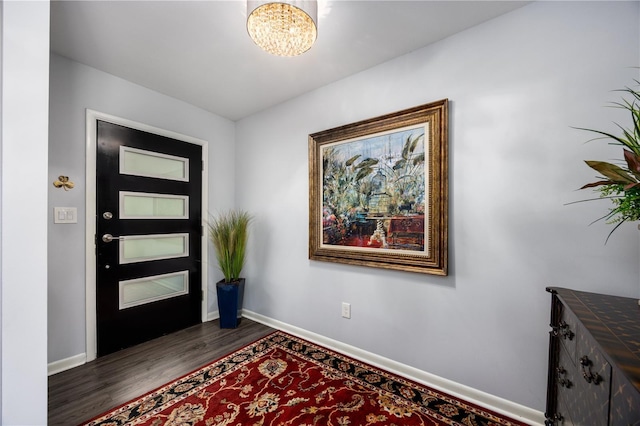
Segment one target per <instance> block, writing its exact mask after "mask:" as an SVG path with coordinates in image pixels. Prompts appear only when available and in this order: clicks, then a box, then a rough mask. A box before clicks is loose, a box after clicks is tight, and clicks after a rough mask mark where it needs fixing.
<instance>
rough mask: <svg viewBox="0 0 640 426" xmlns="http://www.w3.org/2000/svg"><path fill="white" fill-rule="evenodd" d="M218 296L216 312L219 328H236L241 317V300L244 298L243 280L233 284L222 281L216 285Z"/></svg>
mask: <svg viewBox="0 0 640 426" xmlns="http://www.w3.org/2000/svg"><path fill="white" fill-rule="evenodd" d="M216 293H217V294H218V312H220V328H236V327H238V325H239V324H240V319H241V317H242V298H243V297H244V278H240V280H239V281H236V282H233V283H225V282H224V280H222V281H218V282H217V283H216Z"/></svg>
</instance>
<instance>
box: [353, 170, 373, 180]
mask: <svg viewBox="0 0 640 426" xmlns="http://www.w3.org/2000/svg"><path fill="white" fill-rule="evenodd" d="M371 172H373V168H372V167H363V168H361V169H360V170H358V174H356V182H358V181H359V180H361V179H363V178H364V177H366V176H368V175H370V174H371Z"/></svg>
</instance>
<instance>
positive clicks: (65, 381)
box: [48, 318, 273, 426]
mask: <svg viewBox="0 0 640 426" xmlns="http://www.w3.org/2000/svg"><path fill="white" fill-rule="evenodd" d="M272 331H273V329H271V328H269V327H267V326H265V325H262V324H259V323H256V322H253V321H250V320H248V319H246V318H243V319H242V321H241V322H240V325H239V327H238V328H236V329H220V328H219V322H218V320H216V321H209V322H206V323H203V324H200V325H196V326H193V327H190V328H187V329H185V330H182V331H178V332H176V333H173V334H170V335H167V336H163V337H160V338H158V339H155V340H152V341H150V342H146V343H142V344H140V345H137V346H134V347H132V348H128V349H124V350H122V351H119V352H116V353H113V354H110V355H106V356H104V357H100V358H98V359H96V360H95V361H92V362H89V363H87V364H84V365H82V366H80V367H76V368H73V369H71V370H67V371H63V372H62V373H58V374H55V375H53V376H50V377H49V414H48V417H49V422H48V424H49V425H65V426H66V425H78V424H79V423H81V422H83V421H85V420H89V419H91V418H92V417H95V416H97V415H99V414H101V413H103V412H105V411H108V410H109V409H111V408H114V407H117V406H119V405H121V404H124V403H125V402H127V401H129V400H131V399H134V398H136V397H137V396H140V395H142V394H144V393H147V392H149V391H151V390H153V389H155V388H157V387H160V386H162V385H163V384H165V383H167V382H169V381H171V380H173V379H176V378H178V377H180V376H183V375H185V374H187V373H189V372H191V371H193V370H196V369H197V368H199V367H201V366H203V365H205V364H208V363H209V362H211V361H214V360H215V359H217V358H220V357H222V356H224V355H227V354H229V353H231V352H233V351H234V350H236V349H239V348H241V347H242V346H245V345H247V344H249V343H251V342H253V341H254V340H257V339H259V338H260V337H263V336H266V335H267V334H269V333H271V332H272Z"/></svg>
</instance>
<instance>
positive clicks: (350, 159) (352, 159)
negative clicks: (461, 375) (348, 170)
mask: <svg viewBox="0 0 640 426" xmlns="http://www.w3.org/2000/svg"><path fill="white" fill-rule="evenodd" d="M358 157H360V154H358V155H354V156H353V157H351V158H349V159H348V160H347V162H346V163H345V164H346V165H347V166H350V165H352V164H353V162H354V161H356V160H357V159H358Z"/></svg>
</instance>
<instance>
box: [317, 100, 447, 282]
mask: <svg viewBox="0 0 640 426" xmlns="http://www.w3.org/2000/svg"><path fill="white" fill-rule="evenodd" d="M447 123H448V100H447V99H443V100H440V101H436V102H432V103H429V104H425V105H419V106H417V107H413V108H408V109H405V110H402V111H398V112H394V113H390V114H386V115H382V116H379V117H374V118H370V119H366V120H362V121H359V122H356V123H351V124H346V125H343V126H340V127H335V128H332V129H328V130H323V131H321V132H316V133H313V134H310V135H309V259H311V260H320V261H325V262H336V263H346V264H350V265H359V266H370V267H374V268H385V269H395V270H401V271H410V272H419V273H424V274H434V275H447V244H448V232H447V224H448V182H449V181H448V131H447V129H448V124H447Z"/></svg>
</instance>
